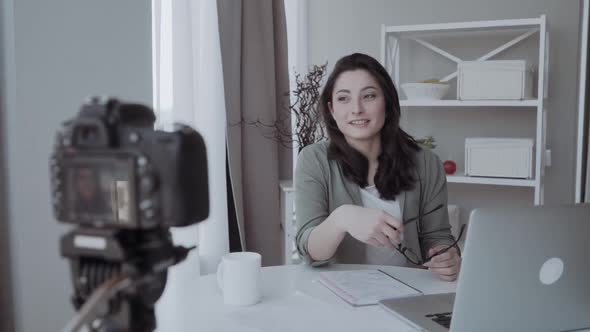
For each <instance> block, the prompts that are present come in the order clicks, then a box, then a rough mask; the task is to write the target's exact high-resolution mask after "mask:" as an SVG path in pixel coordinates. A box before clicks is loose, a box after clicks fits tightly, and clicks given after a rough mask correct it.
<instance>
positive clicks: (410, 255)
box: [395, 204, 465, 265]
mask: <svg viewBox="0 0 590 332" xmlns="http://www.w3.org/2000/svg"><path fill="white" fill-rule="evenodd" d="M443 206H444V205H443V204H440V205H437V206H436V207H435V208H434V209H432V210H430V211H428V212H426V213H425V214H423V215H422V216H416V217H414V218H410V219H407V220H405V221H404V225H406V224H408V223H410V222H413V221H416V220H419V219H421V217H424V216H427V215H429V214H431V213H433V212H435V211H437V210H439V209H441V208H442V207H443ZM464 230H465V225H464V224H463V225H461V229H460V230H459V236H458V237H457V239H456V240H455V241H454V242H453V243H452V244H450V245H449V246H447V247H444V248H443V249H442V250H439V251H438V252H437V253H435V254H434V255H432V256H430V257H427V258H426V259H425V260H422V259H420V256H419V255H418V254H416V253H415V252H414V251H413V250H412V249H410V248H408V247H404V246H402V244H401V243H400V244H398V245H397V247H395V249H396V250H397V251H399V252H400V253H401V254H402V255H404V257H405V258H406V259H407V260H408V261H410V262H411V263H413V264H416V265H423V264H425V263H428V262H429V261H430V260H431V259H432V258H434V257H436V256H438V255H442V254H444V253H445V252H447V251H449V250H450V249H451V248H454V247H456V246H457V243H458V242H459V240H461V237H462V236H463V231H464ZM418 231H420V230H418Z"/></svg>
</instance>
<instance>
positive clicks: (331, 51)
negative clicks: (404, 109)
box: [309, 0, 580, 221]
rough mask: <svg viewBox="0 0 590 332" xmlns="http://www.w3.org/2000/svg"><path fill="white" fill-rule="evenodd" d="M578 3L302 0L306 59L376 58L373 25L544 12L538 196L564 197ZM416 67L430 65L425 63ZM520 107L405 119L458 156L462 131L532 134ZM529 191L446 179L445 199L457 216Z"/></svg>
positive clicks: (522, 197) (570, 159)
mask: <svg viewBox="0 0 590 332" xmlns="http://www.w3.org/2000/svg"><path fill="white" fill-rule="evenodd" d="M579 10H580V4H579V2H578V1H552V0H542V1H541V0H518V1H513V0H496V1H486V0H446V1H436V0H429V1H403V0H362V1H360V0H314V1H310V2H309V63H310V65H311V64H321V63H324V62H326V61H328V63H329V66H330V67H332V66H333V65H334V63H335V62H336V61H337V59H338V58H340V57H341V56H344V55H347V54H349V53H353V52H362V53H367V54H369V55H372V56H374V57H375V58H377V59H379V57H380V31H381V30H380V28H381V24H386V25H405V24H428V23H445V22H457V21H477V20H493V19H516V18H529V17H539V16H540V15H541V14H546V15H547V19H548V31H549V34H550V39H551V41H550V50H549V53H550V68H549V72H550V73H549V79H550V82H549V87H550V91H549V95H550V96H549V99H548V106H547V109H548V119H547V121H548V135H547V145H548V147H549V148H550V149H552V154H553V166H551V167H550V168H548V169H547V176H546V178H545V181H546V182H545V184H546V186H545V203H546V204H559V203H568V202H569V203H571V202H573V200H574V173H575V172H574V168H575V138H576V137H575V135H576V114H577V91H578V89H577V85H578V83H577V82H578V63H579V61H578V49H579V47H578V39H579V30H578V29H579V21H580V19H579V15H578V12H579ZM482 54H483V53H482ZM424 66H429V67H430V68H432V67H435V66H434V65H433V64H431V63H426V64H424ZM416 67H420V65H418V66H416ZM449 73H450V72H449ZM412 110H414V109H411V111H412ZM522 111H523V110H522V109H520V110H519V109H516V110H515V109H501V110H498V111H492V110H481V109H479V110H474V109H460V110H452V109H451V110H449V109H444V110H443V109H434V110H431V111H424V110H422V111H420V110H416V111H414V112H415V113H416V114H414V115H413V116H414V117H413V118H411V119H410V120H411V121H414V122H413V125H414V127H416V128H418V129H417V130H416V134H417V135H425V134H432V135H434V136H435V138H436V139H437V140H438V141H439V143H440V144H441V146H444V145H446V146H447V147H448V146H453V147H454V149H448V148H447V149H445V148H444V147H441V149H438V152H439V153H440V155H441V158H443V159H446V158H449V155H450V154H455V155H454V156H453V157H454V158H455V159H459V161H460V162H462V160H463V159H462V158H463V156H462V152H459V153H458V154H460V155H459V156H458V155H457V152H452V151H461V149H462V146H463V143H464V141H463V139H464V137H469V136H478V135H482V136H491V135H502V136H503V135H511V134H513V135H514V133H517V134H520V133H522V134H523V135H525V136H526V135H533V134H534V126H533V125H531V123H532V122H533V121H534V112H535V110H534V109H531V110H530V111H526V110H525V111H524V112H522ZM515 112H516V113H515ZM518 112H520V113H518ZM412 119H413V120H412ZM458 133H460V134H458ZM519 136H521V135H519ZM451 150H452V151H451ZM533 194H534V193H533V190H532V189H527V188H508V187H489V186H483V185H465V184H449V195H450V201H451V202H452V203H458V204H459V205H460V206H461V207H462V208H463V209H462V213H463V218H462V219H463V220H464V221H465V219H466V218H467V214H468V212H469V210H471V208H473V207H476V206H504V205H517V204H532V203H533V196H534V195H533Z"/></svg>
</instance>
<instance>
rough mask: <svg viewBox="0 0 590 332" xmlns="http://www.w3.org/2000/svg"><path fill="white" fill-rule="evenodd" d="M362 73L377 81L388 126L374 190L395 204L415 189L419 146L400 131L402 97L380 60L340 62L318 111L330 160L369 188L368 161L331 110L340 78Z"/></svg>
mask: <svg viewBox="0 0 590 332" xmlns="http://www.w3.org/2000/svg"><path fill="white" fill-rule="evenodd" d="M359 69H361V70H365V71H367V72H368V73H369V74H371V76H373V78H375V80H376V81H377V83H378V84H379V86H380V87H381V90H382V91H383V95H384V97H385V123H384V124H383V128H382V129H381V154H380V155H379V157H378V159H377V160H378V162H379V168H378V169H377V173H376V174H375V187H377V190H379V193H380V194H381V197H382V198H384V199H389V200H395V196H397V195H398V194H399V193H400V192H402V191H407V190H411V189H412V188H413V187H414V183H415V181H416V179H415V172H414V170H415V168H416V160H415V156H416V151H418V150H420V146H419V145H418V144H417V143H416V141H415V140H414V138H413V137H412V136H410V135H409V134H407V133H406V132H404V131H403V130H402V129H401V128H400V127H399V119H400V106H399V97H398V95H397V90H396V89H395V86H394V84H393V81H392V80H391V77H390V76H389V74H388V73H387V71H386V70H385V68H383V66H382V65H381V64H380V63H379V62H378V61H377V60H375V59H374V58H372V57H370V56H368V55H366V54H360V53H354V54H351V55H348V56H345V57H343V58H341V59H340V60H338V62H337V63H336V66H334V70H333V71H332V73H331V74H330V76H329V77H328V80H327V82H326V85H325V86H324V90H323V91H322V94H321V96H320V102H319V107H320V111H321V113H322V116H323V118H324V122H325V124H326V129H327V132H328V135H329V136H330V146H329V148H328V158H330V159H332V160H336V161H338V163H339V164H340V165H341V167H342V170H343V172H344V175H345V176H346V177H347V178H349V179H350V180H351V181H353V182H355V183H356V184H358V185H359V186H360V187H361V188H364V187H366V186H367V185H368V183H367V176H368V171H369V161H368V160H367V158H366V157H365V156H364V155H362V154H361V153H360V152H359V151H357V150H356V149H354V148H353V147H351V146H350V145H349V144H348V143H347V142H346V139H345V138H344V135H343V134H342V132H341V131H340V129H338V126H337V125H336V121H335V120H334V118H333V117H332V114H331V113H330V108H329V107H328V105H329V103H330V102H331V101H332V93H333V90H334V84H335V83H336V80H337V79H338V77H340V74H342V73H343V72H347V71H353V70H359Z"/></svg>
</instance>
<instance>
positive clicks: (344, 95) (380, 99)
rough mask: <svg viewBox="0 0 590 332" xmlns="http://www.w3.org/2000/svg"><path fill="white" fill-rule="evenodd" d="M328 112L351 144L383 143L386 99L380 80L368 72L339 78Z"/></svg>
mask: <svg viewBox="0 0 590 332" xmlns="http://www.w3.org/2000/svg"><path fill="white" fill-rule="evenodd" d="M329 108H330V112H331V113H332V116H333V117H334V120H335V121H336V124H337V125H338V129H340V131H341V132H342V134H343V135H344V137H345V138H346V141H347V142H348V143H349V144H351V143H353V142H354V141H357V142H359V143H360V141H367V140H374V139H380V132H381V128H383V124H384V123H385V98H384V96H383V91H382V90H381V87H380V86H379V84H378V83H377V80H376V79H375V78H374V77H373V76H371V74H369V72H367V71H366V70H362V69H358V70H353V71H345V72H343V73H342V74H340V76H339V77H338V78H337V79H336V82H335V84H334V90H333V92H332V100H331V101H330V103H329Z"/></svg>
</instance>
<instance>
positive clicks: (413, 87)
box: [402, 83, 450, 100]
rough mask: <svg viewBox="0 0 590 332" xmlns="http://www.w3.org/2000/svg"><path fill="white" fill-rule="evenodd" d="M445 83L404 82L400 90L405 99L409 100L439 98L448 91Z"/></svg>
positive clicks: (447, 85)
mask: <svg viewBox="0 0 590 332" xmlns="http://www.w3.org/2000/svg"><path fill="white" fill-rule="evenodd" d="M449 88H450V86H449V84H447V83H404V84H402V90H403V91H404V93H405V94H406V98H407V99H411V100H439V99H442V98H443V97H444V96H445V95H446V94H447V92H449Z"/></svg>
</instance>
